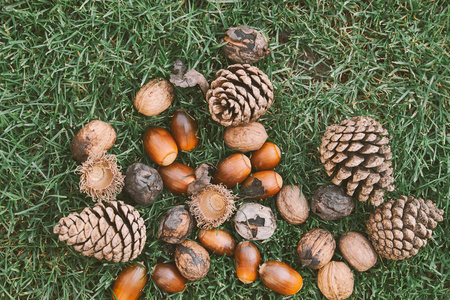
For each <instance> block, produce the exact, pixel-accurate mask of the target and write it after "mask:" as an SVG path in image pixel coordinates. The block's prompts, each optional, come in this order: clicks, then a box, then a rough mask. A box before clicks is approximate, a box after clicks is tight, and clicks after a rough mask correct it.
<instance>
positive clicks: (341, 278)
mask: <svg viewBox="0 0 450 300" xmlns="http://www.w3.org/2000/svg"><path fill="white" fill-rule="evenodd" d="M317 285H318V287H319V289H320V291H321V292H322V294H323V295H324V296H325V297H326V298H327V299H329V300H341V299H347V298H348V297H350V295H351V294H352V293H353V285H354V280H353V273H352V271H351V270H350V268H349V267H348V266H347V265H346V264H345V263H343V262H338V261H330V262H329V263H328V264H326V265H325V266H324V267H323V268H322V269H320V270H319V273H318V274H317Z"/></svg>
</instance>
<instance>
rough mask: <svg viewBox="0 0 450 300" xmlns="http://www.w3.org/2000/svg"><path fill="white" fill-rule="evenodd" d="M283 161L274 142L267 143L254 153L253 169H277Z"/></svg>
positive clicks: (251, 159)
mask: <svg viewBox="0 0 450 300" xmlns="http://www.w3.org/2000/svg"><path fill="white" fill-rule="evenodd" d="M280 159H281V150H280V148H279V147H278V146H277V145H275V144H274V143H272V142H265V143H264V145H262V147H261V148H260V149H259V150H256V151H255V152H253V153H252V157H251V158H250V161H251V164H252V167H253V169H254V170H256V171H263V170H270V169H273V168H275V167H276V166H277V165H278V163H279V162H280Z"/></svg>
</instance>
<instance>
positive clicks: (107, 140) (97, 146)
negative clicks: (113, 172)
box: [70, 120, 117, 163]
mask: <svg viewBox="0 0 450 300" xmlns="http://www.w3.org/2000/svg"><path fill="white" fill-rule="evenodd" d="M116 137H117V133H116V131H115V130H114V128H113V127H112V126H111V125H110V124H108V123H106V122H103V121H100V120H95V121H92V122H89V123H88V124H86V125H85V126H84V127H83V128H81V129H80V130H79V131H78V132H77V134H76V135H75V136H74V137H73V139H72V141H71V143H70V152H72V155H73V158H74V159H75V160H76V161H78V162H80V163H82V162H84V161H85V160H86V159H87V158H88V157H89V156H91V155H93V154H97V153H99V152H106V151H108V150H109V149H110V148H111V147H112V146H113V145H114V142H115V141H116Z"/></svg>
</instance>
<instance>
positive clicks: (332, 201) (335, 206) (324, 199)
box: [311, 185, 355, 221]
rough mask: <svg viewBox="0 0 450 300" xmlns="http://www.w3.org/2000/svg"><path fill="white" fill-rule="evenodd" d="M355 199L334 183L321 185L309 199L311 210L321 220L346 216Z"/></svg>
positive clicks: (332, 219) (331, 219)
mask: <svg viewBox="0 0 450 300" xmlns="http://www.w3.org/2000/svg"><path fill="white" fill-rule="evenodd" d="M354 207H355V200H353V198H352V197H350V196H348V195H347V194H346V193H345V192H344V191H343V190H342V189H341V188H340V187H338V186H335V185H327V186H321V187H319V188H318V189H317V191H316V192H315V193H314V196H313V197H312V200H311V210H312V212H313V213H315V214H316V215H318V216H319V217H320V218H321V219H322V220H325V221H334V220H339V219H342V218H344V217H346V216H348V215H349V214H350V213H351V212H352V210H353V208H354Z"/></svg>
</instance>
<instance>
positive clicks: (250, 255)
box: [234, 241, 261, 283]
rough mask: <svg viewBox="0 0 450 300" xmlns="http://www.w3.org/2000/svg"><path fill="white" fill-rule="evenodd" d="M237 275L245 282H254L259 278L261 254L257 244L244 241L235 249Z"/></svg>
mask: <svg viewBox="0 0 450 300" xmlns="http://www.w3.org/2000/svg"><path fill="white" fill-rule="evenodd" d="M234 261H235V267H236V275H237V277H238V278H239V280H240V281H242V282H243V283H252V282H254V281H255V280H256V278H258V267H259V264H260V262H261V254H260V253H259V250H258V248H256V246H255V244H253V243H252V242H250V241H242V242H240V243H239V244H238V245H237V246H236V250H235V251H234Z"/></svg>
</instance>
